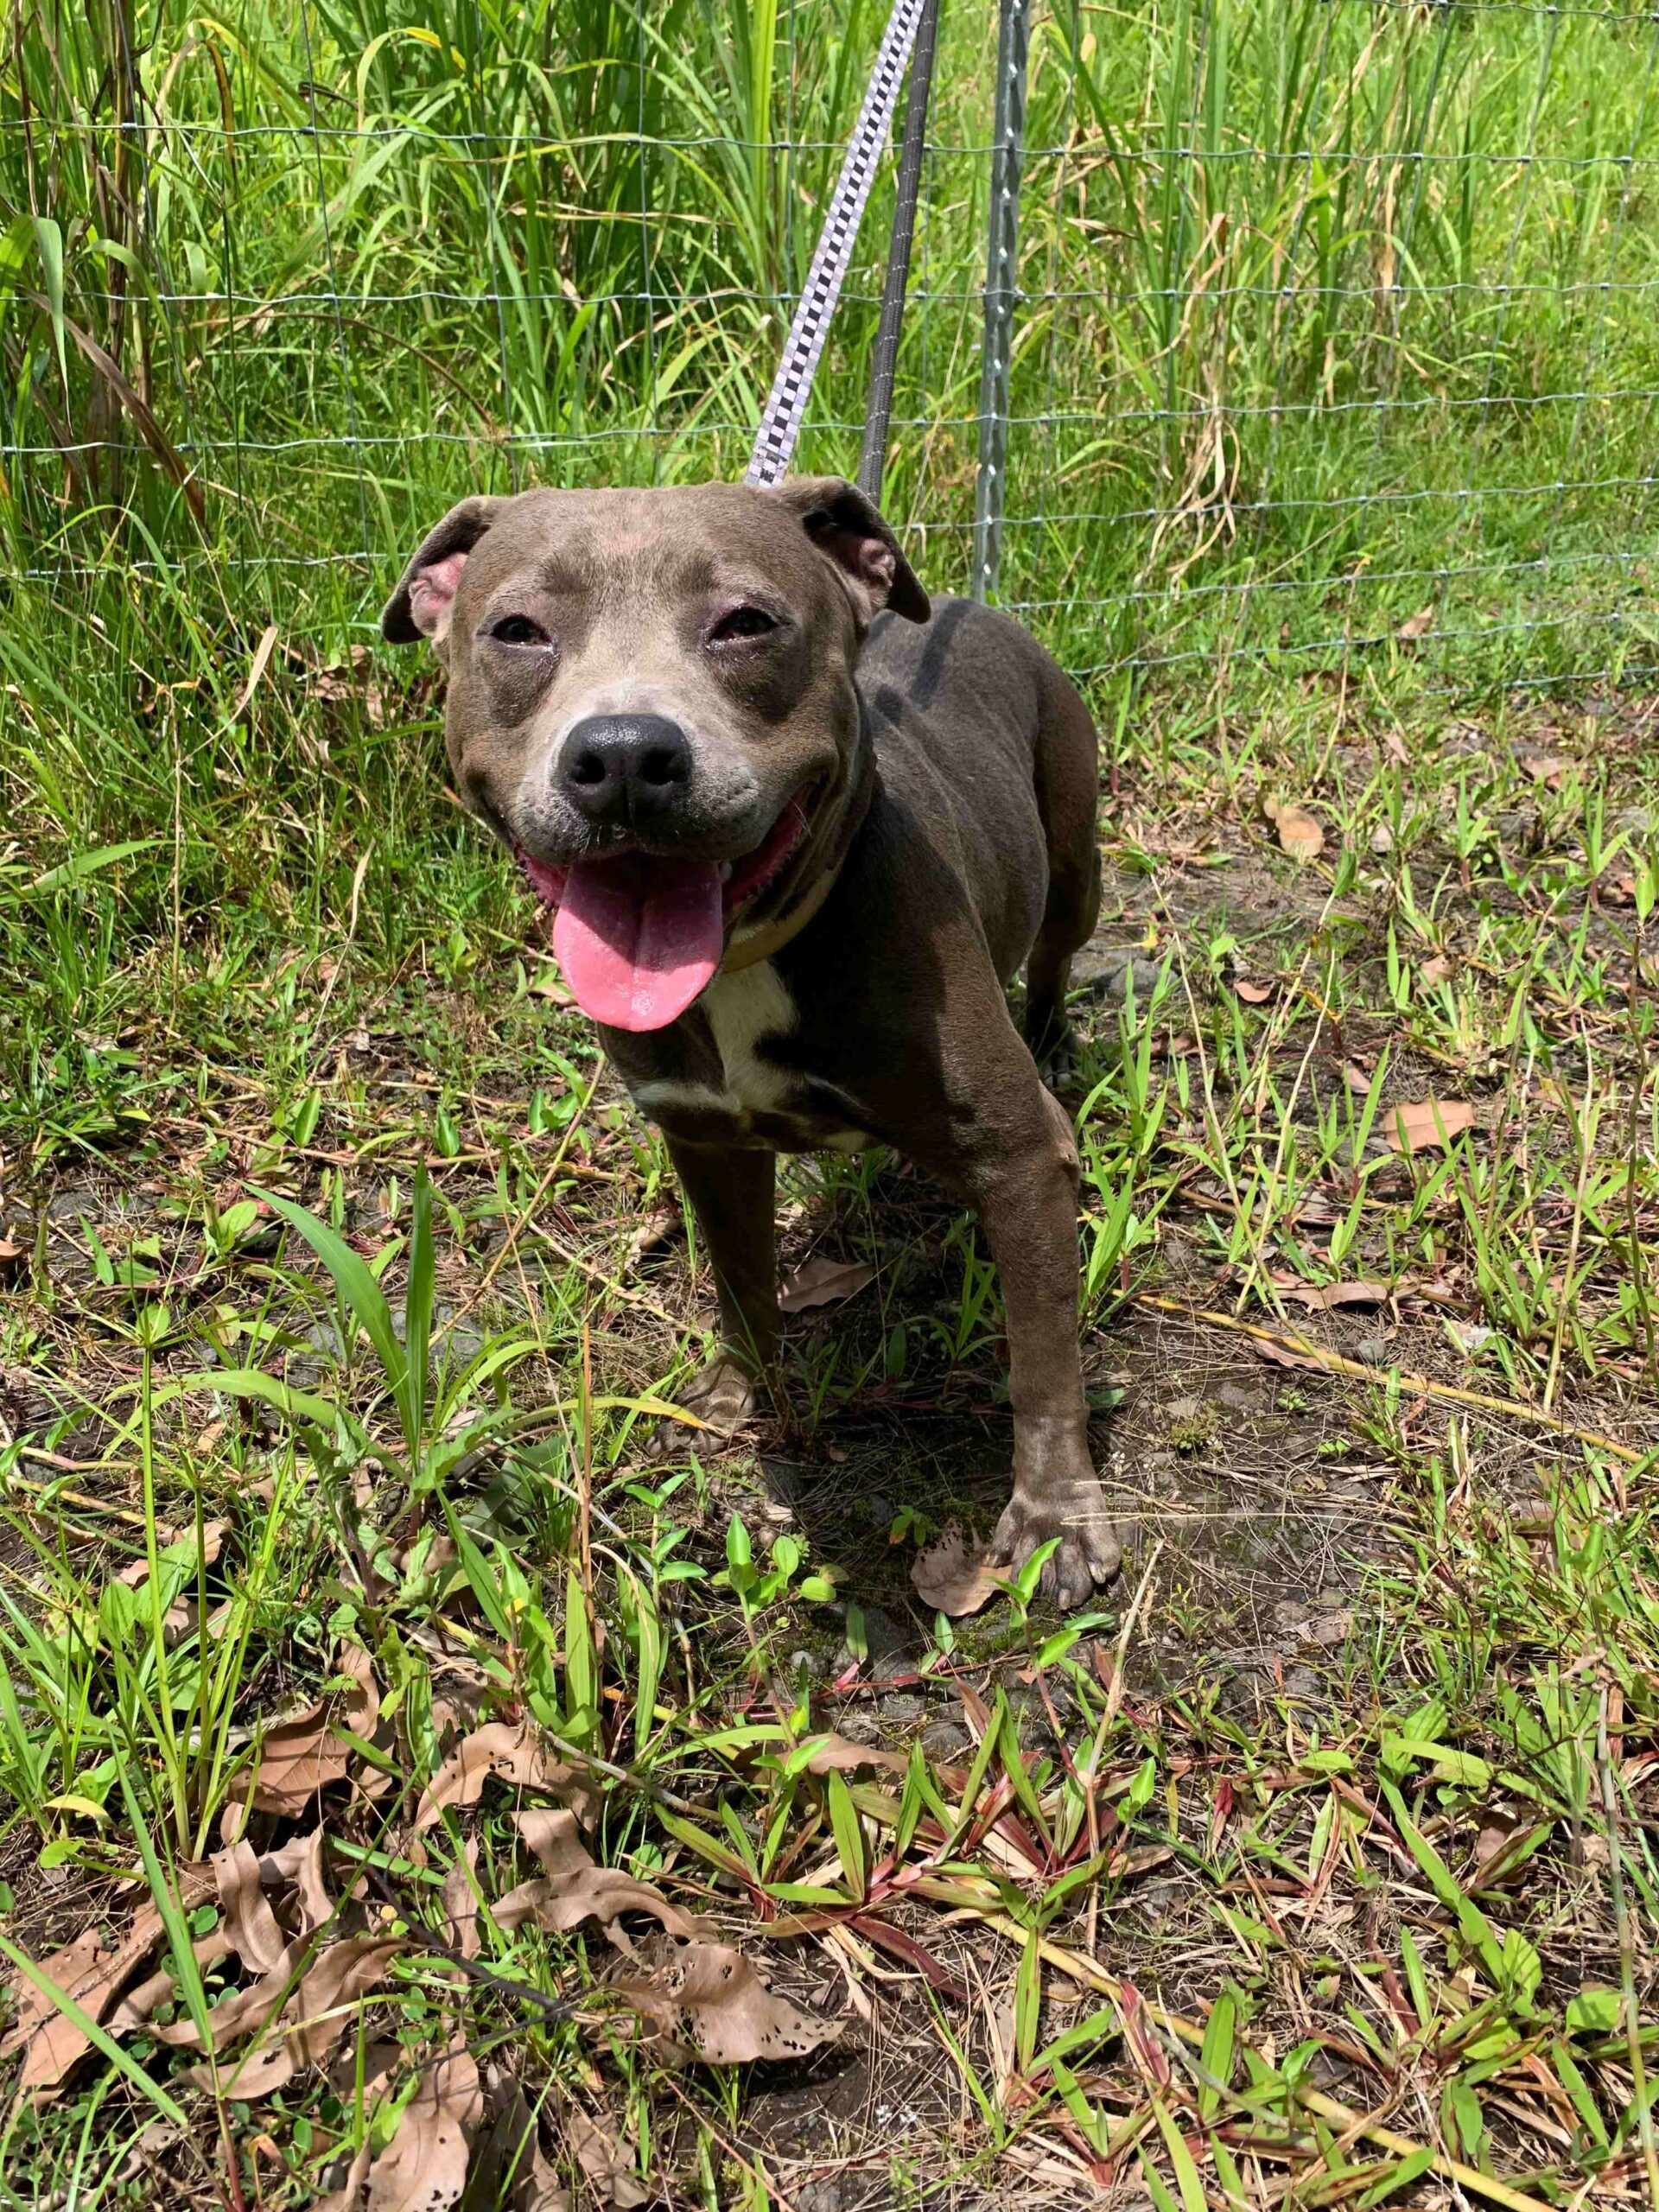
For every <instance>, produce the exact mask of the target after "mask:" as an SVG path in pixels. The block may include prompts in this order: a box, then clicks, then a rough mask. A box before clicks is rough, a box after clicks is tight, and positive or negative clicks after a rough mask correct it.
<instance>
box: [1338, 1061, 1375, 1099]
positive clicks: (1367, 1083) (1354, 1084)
mask: <svg viewBox="0 0 1659 2212" xmlns="http://www.w3.org/2000/svg"><path fill="white" fill-rule="evenodd" d="M1342 1079H1343V1081H1344V1083H1345V1084H1347V1086H1348V1088H1349V1090H1351V1091H1353V1092H1354V1094H1355V1095H1356V1096H1357V1097H1360V1098H1363V1096H1365V1094H1366V1092H1367V1091H1368V1090H1370V1087H1371V1078H1370V1073H1369V1071H1367V1070H1366V1069H1364V1068H1363V1067H1361V1066H1360V1065H1358V1063H1357V1061H1354V1060H1344V1062H1343V1064H1342Z"/></svg>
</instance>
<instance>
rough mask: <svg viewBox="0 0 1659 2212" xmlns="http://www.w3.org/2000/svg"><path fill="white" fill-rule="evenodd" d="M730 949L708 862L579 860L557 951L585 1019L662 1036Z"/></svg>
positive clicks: (716, 879) (558, 927)
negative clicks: (658, 1032)
mask: <svg viewBox="0 0 1659 2212" xmlns="http://www.w3.org/2000/svg"><path fill="white" fill-rule="evenodd" d="M724 947H725V932H724V927H723V925H722V922H721V891H720V873H719V870H718V869H717V868H715V864H714V862H713V861H659V860H646V859H644V858H642V857H640V856H639V855H629V856H628V857H626V858H625V859H622V860H614V861H576V862H575V864H574V865H573V867H572V868H571V870H570V874H569V880H568V881H567V883H566V884H565V887H564V897H563V900H562V901H561V902H560V906H559V916H558V919H557V920H556V922H555V923H554V925H553V951H554V955H555V957H556V959H557V961H558V963H559V966H560V968H561V969H563V974H564V980H565V982H567V983H568V984H569V986H570V988H571V990H572V991H573V992H574V993H575V999H576V1003H577V1005H578V1006H580V1007H582V1011H583V1013H584V1014H591V1015H592V1016H593V1018H594V1020H595V1021H602V1022H604V1023H605V1024H606V1025H607V1027H610V1028H612V1029H663V1028H665V1027H667V1025H668V1024H669V1023H670V1022H671V1021H672V1020H674V1019H675V1017H676V1016H677V1015H678V1014H683V1013H684V1012H685V1009H686V1008H687V1007H689V1006H690V1003H691V1001H692V1000H693V999H694V998H696V995H697V993H698V992H699V991H700V990H702V988H704V986H705V985H706V984H707V983H708V982H709V981H710V979H711V978H712V977H713V976H714V972H715V969H716V968H718V967H719V965H720V956H721V952H722V950H724Z"/></svg>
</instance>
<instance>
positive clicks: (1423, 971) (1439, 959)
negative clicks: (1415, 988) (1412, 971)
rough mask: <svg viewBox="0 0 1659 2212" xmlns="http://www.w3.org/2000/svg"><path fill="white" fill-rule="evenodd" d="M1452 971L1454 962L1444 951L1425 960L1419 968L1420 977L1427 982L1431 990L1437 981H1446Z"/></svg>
mask: <svg viewBox="0 0 1659 2212" xmlns="http://www.w3.org/2000/svg"><path fill="white" fill-rule="evenodd" d="M1451 973H1452V963H1451V962H1450V961H1449V960H1448V959H1447V958H1446V955H1445V954H1444V953H1443V952H1437V953H1436V954H1435V955H1434V957H1433V959H1432V960H1425V961H1424V963H1423V964H1422V966H1421V968H1420V969H1418V970H1417V974H1418V977H1419V979H1420V980H1421V982H1423V983H1424V984H1426V985H1427V988H1429V989H1430V990H1431V991H1432V990H1433V988H1434V987H1435V985H1436V984H1437V983H1443V982H1445V981H1446V977H1447V976H1449V975H1450V974H1451Z"/></svg>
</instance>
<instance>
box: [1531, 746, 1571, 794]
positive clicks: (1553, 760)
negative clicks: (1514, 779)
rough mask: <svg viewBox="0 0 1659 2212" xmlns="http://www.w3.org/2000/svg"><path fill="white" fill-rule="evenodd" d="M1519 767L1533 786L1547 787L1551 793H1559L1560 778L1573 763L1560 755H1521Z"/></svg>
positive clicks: (1563, 755) (1562, 754)
mask: <svg viewBox="0 0 1659 2212" xmlns="http://www.w3.org/2000/svg"><path fill="white" fill-rule="evenodd" d="M1521 766H1522V768H1524V769H1525V770H1526V772H1527V773H1528V775H1529V776H1530V777H1531V778H1532V780H1533V781H1534V783H1535V784H1545V785H1548V787H1549V789H1550V790H1551V791H1560V787H1561V778H1562V777H1563V776H1564V775H1565V774H1566V773H1567V770H1568V769H1569V768H1570V767H1571V766H1573V763H1572V762H1571V761H1570V760H1567V757H1566V755H1565V754H1564V753H1522V755H1521Z"/></svg>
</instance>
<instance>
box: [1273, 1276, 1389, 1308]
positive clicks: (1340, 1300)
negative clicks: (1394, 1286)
mask: <svg viewBox="0 0 1659 2212" xmlns="http://www.w3.org/2000/svg"><path fill="white" fill-rule="evenodd" d="M1284 1291H1285V1295H1286V1297H1287V1298H1294V1300H1296V1301H1297V1303H1298V1304H1299V1305H1300V1306H1306V1307H1307V1308H1308V1310H1309V1312H1310V1313H1332V1312H1334V1310H1335V1309H1336V1308H1337V1307H1338V1306H1381V1305H1383V1303H1384V1301H1385V1300H1387V1298H1388V1296H1389V1286H1388V1285H1387V1283H1385V1282H1327V1283H1325V1284H1322V1285H1319V1286H1317V1287H1316V1286H1315V1285H1314V1284H1313V1283H1311V1282H1299V1283H1287V1284H1286V1285H1285V1286H1284Z"/></svg>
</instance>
